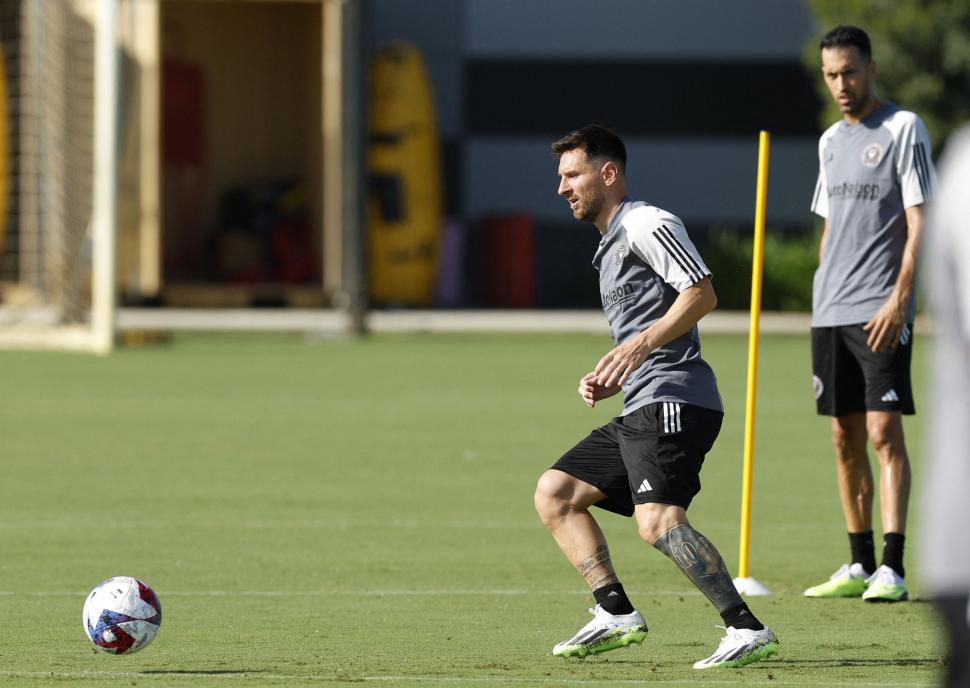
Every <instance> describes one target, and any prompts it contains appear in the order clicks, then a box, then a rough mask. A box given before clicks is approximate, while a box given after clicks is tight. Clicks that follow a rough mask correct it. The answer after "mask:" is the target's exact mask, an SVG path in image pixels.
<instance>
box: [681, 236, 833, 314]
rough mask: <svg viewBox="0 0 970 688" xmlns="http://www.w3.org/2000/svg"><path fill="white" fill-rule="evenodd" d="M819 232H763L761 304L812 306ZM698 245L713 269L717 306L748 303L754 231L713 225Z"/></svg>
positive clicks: (776, 308) (787, 307)
mask: <svg viewBox="0 0 970 688" xmlns="http://www.w3.org/2000/svg"><path fill="white" fill-rule="evenodd" d="M820 237H821V234H820V233H819V232H817V231H816V232H806V233H799V234H785V233H782V232H773V231H767V232H765V250H764V272H763V273H762V274H763V277H762V289H761V308H762V309H763V310H766V311H803V312H809V311H811V310H812V278H813V276H814V275H815V268H816V267H818V243H819V239H820ZM699 248H700V251H701V255H702V256H703V257H704V262H705V263H707V266H708V267H709V268H710V270H711V272H712V273H714V289H715V291H716V292H717V299H718V308H720V309H724V310H748V309H750V307H751V298H750V295H751V256H752V252H753V250H754V237H753V235H752V233H751V232H750V231H747V232H741V231H737V230H732V229H712V230H711V231H710V232H709V233H708V235H707V237H706V238H705V239H704V240H703V241H702V242H701V246H700V247H699Z"/></svg>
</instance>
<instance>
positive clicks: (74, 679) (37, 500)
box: [0, 335, 943, 687]
mask: <svg viewBox="0 0 970 688" xmlns="http://www.w3.org/2000/svg"><path fill="white" fill-rule="evenodd" d="M607 346H608V338H607V337H606V336H603V337H591V336H552V335H549V336H524V335H523V336H499V335H495V336H444V335H427V336H377V337H374V338H371V339H369V340H367V341H362V342H354V341H344V340H332V341H307V340H305V339H303V338H300V337H295V336H294V337H289V336H286V337H283V336H279V337H275V336H274V337H268V336H262V337H241V336H238V337H228V336H180V337H177V338H175V340H174V341H173V342H172V343H171V344H169V345H164V346H157V347H145V348H133V349H122V350H120V351H119V352H118V353H117V354H115V355H113V356H111V357H110V358H105V359H100V358H95V357H88V356H83V355H68V354H51V353H47V354H42V353H4V354H0V366H2V369H3V375H2V377H0V392H2V394H0V466H2V472H0V619H2V621H3V622H2V623H0V684H7V685H16V686H41V685H74V684H79V685H108V684H109V683H110V684H112V685H126V686H127V685H132V686H145V685H158V686H168V685H174V686H263V685H338V684H343V683H346V682H366V683H372V684H377V685H382V686H440V687H444V686H556V685H561V686H571V685H583V686H611V685H622V684H631V683H641V682H643V683H647V682H649V683H651V684H662V685H683V686H688V685H689V686H694V685H706V684H711V685H718V686H722V685H751V684H761V685H773V686H846V685H852V686H932V685H935V684H936V682H937V680H938V678H939V676H940V671H941V666H942V664H941V662H942V659H941V655H942V653H943V650H942V637H941V634H940V631H939V628H938V626H937V624H936V621H935V618H934V616H933V614H932V608H931V606H930V605H929V604H928V603H926V602H925V601H923V600H920V599H919V598H920V597H921V590H920V583H919V576H918V574H919V572H918V566H917V562H916V549H917V547H916V544H915V542H912V541H911V542H910V543H908V544H909V547H908V550H907V552H908V556H907V564H908V566H909V576H908V582H909V583H910V589H911V593H912V594H914V597H915V598H916V599H915V600H914V601H912V602H909V603H905V604H900V605H889V606H880V605H864V604H863V603H862V602H861V601H859V600H808V599H806V598H803V597H802V596H801V591H802V590H803V589H804V588H805V587H807V586H808V585H811V584H814V583H818V582H820V581H821V580H822V579H824V578H825V577H826V576H828V574H829V573H831V571H833V570H834V569H835V568H836V567H837V566H838V565H839V564H841V563H842V562H843V561H844V560H845V558H846V556H847V554H848V551H847V550H848V543H847V538H846V536H845V532H844V526H843V524H842V518H841V512H840V509H839V506H838V499H837V496H836V488H835V476H834V467H833V463H834V459H833V458H832V452H831V447H830V442H829V439H828V423H827V421H826V420H825V419H821V418H818V417H816V416H815V415H814V402H813V399H812V394H811V384H810V373H809V369H810V366H809V347H808V340H807V338H806V337H765V338H763V340H762V343H761V360H762V365H761V371H760V383H761V385H760V390H759V396H758V409H759V415H758V428H757V441H756V451H757V461H756V463H757V466H756V477H755V485H754V510H753V522H754V528H753V533H752V570H751V573H752V575H753V576H755V577H756V578H758V579H759V580H760V581H761V582H763V583H765V584H767V585H769V586H770V587H771V588H773V590H774V591H775V594H774V595H773V596H771V597H767V598H755V599H752V600H751V605H752V608H753V609H754V610H755V612H756V613H757V614H758V615H759V616H760V617H761V618H762V619H763V620H764V621H766V622H767V623H768V624H769V625H771V626H772V627H773V628H774V629H775V631H776V632H777V633H778V635H779V637H780V639H781V643H782V644H781V653H780V655H779V656H778V657H777V658H775V659H772V660H770V661H766V662H763V663H760V664H756V665H753V666H751V667H748V668H745V669H738V670H715V671H707V672H703V673H702V672H697V671H694V670H693V669H692V668H691V664H692V663H693V662H694V661H695V660H697V659H700V658H702V657H705V656H707V655H708V654H709V653H710V651H711V650H712V649H713V648H714V647H715V646H716V645H717V642H718V640H719V639H720V637H721V634H722V632H721V630H720V629H718V628H715V625H716V624H718V623H720V618H719V617H718V615H717V614H716V612H715V611H714V610H713V608H712V607H711V606H710V605H709V604H708V603H707V601H706V600H705V599H704V598H703V597H702V596H700V595H699V594H698V593H696V592H694V590H693V588H692V586H691V585H690V584H689V583H688V581H687V579H686V578H684V577H683V576H682V574H680V572H679V571H678V570H677V569H676V568H675V567H674V566H673V564H672V563H671V562H669V561H668V560H667V559H665V558H664V557H663V556H661V555H660V553H659V552H657V551H655V550H653V549H652V548H650V547H648V546H647V545H645V544H643V543H642V542H641V541H639V539H638V538H637V536H636V529H635V527H634V524H633V522H632V521H631V520H627V519H622V518H620V517H617V516H614V515H612V514H607V513H605V512H604V513H602V518H601V523H602V525H603V527H604V530H605V531H606V533H607V535H608V537H609V538H610V542H611V548H612V551H613V560H614V562H615V564H616V566H617V568H618V571H619V573H620V576H621V579H622V580H623V582H624V584H625V586H626V588H627V590H628V591H629V592H630V594H631V598H632V599H633V601H634V603H635V604H636V605H637V606H638V607H639V608H640V610H641V611H642V612H643V614H644V616H645V617H646V619H647V623H648V625H649V626H650V634H649V636H648V638H647V640H646V641H645V642H644V644H643V645H642V646H637V647H634V648H632V649H629V650H617V651H614V652H611V653H606V654H604V655H600V656H597V657H594V658H589V659H586V660H584V661H578V660H572V661H564V660H562V659H559V658H557V657H553V656H552V655H551V654H550V650H551V648H552V646H553V644H554V643H556V642H557V641H559V640H562V639H563V638H565V637H567V636H569V635H570V634H571V633H572V632H573V631H575V630H576V629H577V628H578V627H579V626H580V625H582V624H584V623H585V622H586V621H587V619H588V614H587V612H586V609H587V608H588V607H590V606H592V604H593V602H592V597H591V595H589V594H588V592H587V591H585V590H584V587H583V583H582V579H581V578H580V576H579V574H577V573H576V572H575V571H574V570H572V568H571V567H570V566H569V565H568V564H567V563H566V561H565V559H564V558H563V557H562V555H561V554H560V553H559V551H558V550H557V549H556V547H555V545H554V544H553V542H552V539H551V538H550V537H549V536H548V534H547V533H546V532H545V530H544V529H543V528H542V526H541V525H540V523H539V521H538V518H537V517H536V515H535V513H534V511H533V508H532V491H533V487H534V485H535V479H536V478H537V477H538V475H539V474H540V473H541V471H543V470H544V469H545V468H546V467H548V465H549V464H551V463H552V462H553V461H554V460H555V459H556V458H558V456H559V455H560V454H561V453H562V452H563V451H565V450H566V449H568V448H569V447H570V446H572V444H573V443H574V442H576V441H577V440H579V439H581V438H582V437H583V436H585V434H586V433H587V432H588V431H589V430H590V429H591V428H592V427H593V426H595V425H598V424H602V423H604V422H606V421H607V420H608V419H609V418H610V417H611V415H614V414H615V413H616V412H618V409H619V404H618V401H617V400H611V402H606V403H603V404H601V405H599V406H597V408H596V409H593V410H590V409H587V408H586V407H585V406H584V405H583V404H582V403H581V402H580V400H579V398H578V396H577V395H576V392H575V390H576V385H577V382H578V380H579V377H580V376H581V375H582V374H583V373H585V372H586V371H587V370H589V369H590V368H591V367H592V365H594V364H595V362H596V360H598V358H599V357H600V356H601V355H602V354H603V353H604V352H605V351H606V347H607ZM917 346H918V349H917V352H918V355H921V354H925V348H926V341H925V340H923V341H921V342H918V344H917ZM746 347H747V339H746V337H743V336H717V337H714V336H709V337H706V338H705V356H706V358H707V359H708V360H709V361H710V362H711V363H712V365H713V366H714V367H715V370H716V371H717V372H718V377H719V380H720V384H721V391H722V394H723V396H724V399H725V406H726V412H727V416H726V418H725V424H724V430H723V431H722V434H721V437H720V439H719V440H718V444H717V445H716V447H715V449H714V451H713V452H712V453H711V454H710V455H709V456H708V459H707V463H706V465H705V468H704V472H703V473H702V479H703V482H704V489H703V491H702V492H701V494H700V495H699V496H698V498H697V500H695V502H694V506H693V507H692V509H691V517H692V521H693V523H694V525H695V526H696V527H697V528H698V529H699V530H701V531H702V532H703V533H705V534H706V535H707V536H708V537H709V538H710V539H711V540H712V541H713V542H714V543H715V544H716V545H717V546H718V547H719V548H720V549H721V551H722V553H723V554H724V557H725V559H726V560H727V563H728V566H729V568H730V569H731V571H732V573H735V572H736V570H737V559H738V522H739V509H740V505H739V502H740V483H741V479H740V474H741V455H742V440H743V426H744V418H743V412H744V393H745V392H744V385H745V374H746V370H745V368H746ZM924 358H925V357H924ZM915 371H916V372H917V378H918V379H917V383H916V388H917V393H918V394H919V393H920V392H921V391H923V390H924V385H923V384H922V382H921V381H922V377H923V376H922V364H918V365H916V366H915ZM921 399H925V397H923V396H920V397H918V401H919V400H921ZM919 418H920V417H919V416H917V417H916V419H914V420H911V421H908V424H907V426H906V429H907V433H908V439H909V443H910V448H911V450H912V454H913V455H914V464H915V465H914V471H915V477H916V480H915V486H916V493H915V494H917V495H918V488H919V485H920V482H919V466H920V456H919V455H920V453H921V452H920V446H921V436H920V426H919ZM918 527H919V524H918V523H913V522H912V521H911V532H912V533H913V535H914V537H912V538H911V540H913V541H915V540H916V539H917V537H918V532H919V530H918ZM878 534H879V533H878V530H877V538H878ZM880 550H881V547H880V548H877V556H878V554H879V551H880ZM113 575H132V576H136V577H140V578H142V579H144V580H145V581H147V582H148V583H150V584H151V585H152V586H153V587H154V588H155V590H156V591H157V592H158V594H159V597H160V598H161V601H162V604H163V607H164V621H163V624H162V629H161V632H160V634H159V636H158V638H157V639H156V641H155V643H154V644H153V645H152V646H151V647H149V648H148V649H146V650H145V651H143V652H142V653H140V654H136V655H133V656H130V657H126V656H111V655H107V654H103V653H98V652H95V651H94V650H93V648H92V646H91V645H90V644H89V643H88V641H87V639H86V638H85V636H84V633H83V632H82V630H81V622H80V615H81V607H82V604H83V602H84V598H85V595H86V594H87V592H88V591H89V590H90V588H91V587H93V586H94V585H95V584H96V583H98V582H99V581H101V580H103V579H104V578H107V577H109V576H113Z"/></svg>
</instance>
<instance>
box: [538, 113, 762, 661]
mask: <svg viewBox="0 0 970 688" xmlns="http://www.w3.org/2000/svg"><path fill="white" fill-rule="evenodd" d="M552 150H553V152H554V153H555V154H556V155H557V156H559V179H560V181H559V195H560V196H562V197H563V198H564V199H566V201H568V203H569V207H570V209H571V210H572V213H573V216H574V217H575V218H576V219H578V220H586V221H588V222H592V223H593V224H594V225H595V226H596V228H597V229H598V230H599V232H600V234H602V236H603V238H602V240H601V241H600V244H599V249H598V250H597V252H596V255H595V256H594V258H593V265H594V267H596V269H597V270H599V281H600V292H601V295H602V301H603V310H604V311H605V313H606V317H607V319H608V320H609V324H610V330H611V332H612V335H613V340H614V343H615V345H616V346H615V348H613V349H612V350H611V351H609V352H608V353H607V354H606V355H605V356H603V357H602V358H601V359H600V360H599V362H598V363H597V364H596V366H595V367H594V368H593V370H592V371H590V372H589V373H587V374H586V375H584V376H583V377H582V379H581V380H580V381H579V390H578V391H579V396H580V397H581V398H582V400H583V401H584V402H586V404H587V405H588V406H590V407H592V406H594V405H595V404H596V402H598V401H601V400H603V399H606V398H607V397H611V396H613V395H614V394H617V393H618V392H619V391H620V390H622V391H623V394H624V403H623V414H622V415H621V416H619V417H618V418H614V419H613V420H612V421H610V422H609V423H608V424H606V425H604V426H602V427H600V428H597V429H595V430H593V432H592V433H591V434H590V435H589V436H588V437H586V439H584V440H582V441H581V442H580V443H579V444H577V445H576V446H575V447H573V448H572V449H571V450H570V451H568V452H567V453H566V454H565V455H564V456H563V457H562V458H560V459H559V460H558V461H557V462H556V463H555V465H553V466H552V468H550V469H549V470H547V471H546V472H545V473H543V474H542V476H541V477H540V478H539V481H538V484H537V486H536V492H535V506H536V511H538V513H539V517H540V518H541V519H542V522H543V523H544V524H545V526H546V527H547V528H548V529H549V531H550V532H551V534H552V536H553V538H554V539H555V541H556V544H557V545H559V548H560V549H561V550H562V552H563V554H564V555H565V556H566V558H567V559H568V560H569V562H570V563H571V564H572V565H573V566H574V567H576V569H577V570H578V571H579V573H580V574H582V576H583V577H584V578H585V579H586V583H587V584H588V585H589V587H590V589H591V590H592V592H593V597H594V598H595V599H596V606H595V607H594V608H593V609H591V610H590V613H592V614H593V619H592V621H590V622H589V623H588V624H586V625H585V626H584V627H583V628H581V629H580V630H579V631H578V632H577V633H576V634H574V635H573V636H572V637H570V638H569V639H567V640H564V641H562V642H561V643H559V644H557V645H556V646H555V647H554V648H553V650H552V652H553V654H555V655H559V656H561V657H574V656H575V657H584V656H586V655H587V654H595V653H598V652H605V651H607V650H612V649H615V648H618V647H622V646H626V645H629V644H631V643H639V642H642V641H643V639H644V638H645V637H646V634H647V626H646V624H645V623H644V620H643V617H642V616H641V615H640V613H639V612H638V611H636V610H635V609H634V607H633V604H632V603H631V602H630V600H629V598H628V597H627V595H626V592H625V591H624V589H623V585H622V584H621V583H620V580H619V577H618V576H617V573H616V571H615V569H614V568H613V563H612V560H611V559H610V551H609V548H608V546H607V544H606V539H605V537H604V535H603V531H602V530H601V529H600V527H599V525H597V523H596V520H595V519H594V518H593V515H592V514H591V513H590V507H592V506H594V505H595V506H598V507H600V508H602V509H605V510H607V511H612V512H615V513H618V514H621V515H623V516H634V517H635V518H636V522H637V526H638V528H639V533H640V537H641V538H643V540H645V541H646V542H647V543H648V544H651V545H653V546H654V547H655V548H656V549H658V550H660V551H661V552H662V553H663V554H665V555H666V556H668V557H669V558H670V559H672V560H673V561H674V563H675V564H676V565H677V566H678V567H679V568H680V569H681V570H682V571H683V572H684V574H685V575H686V576H687V577H688V578H689V579H690V581H691V582H692V583H693V584H694V585H695V586H697V588H698V589H699V590H700V591H701V592H702V593H704V595H706V596H707V598H708V599H709V600H710V601H711V604H713V605H714V607H715V608H716V609H717V611H718V612H719V613H720V615H721V618H722V619H723V620H724V626H725V627H726V631H727V633H726V635H725V636H724V638H723V639H722V640H721V643H720V645H719V646H718V648H717V650H715V652H714V653H713V654H712V655H710V656H709V657H707V658H706V659H702V660H699V661H698V662H696V663H695V664H694V668H695V669H707V668H709V667H717V666H732V667H733V666H742V665H745V664H749V663H751V662H755V661H757V660H760V659H763V658H765V657H769V656H771V655H773V654H775V653H776V652H777V648H778V639H777V638H776V637H775V634H774V633H772V631H771V630H770V629H769V628H767V627H765V626H764V625H763V624H762V623H761V622H760V621H758V619H757V618H756V617H755V616H754V614H752V613H751V610H750V609H748V606H747V605H746V604H745V603H744V601H742V599H741V597H740V596H739V595H738V592H737V590H736V589H735V587H734V584H733V582H732V580H731V576H730V575H728V572H727V568H726V567H725V565H724V561H723V560H722V559H721V555H720V554H719V553H718V551H717V549H715V548H714V545H712V544H711V542H710V541H709V540H708V539H707V538H705V537H704V536H703V535H701V534H700V533H699V532H697V531H696V530H694V528H693V527H692V526H691V524H690V522H689V521H688V520H687V507H688V506H690V503H691V500H692V499H693V498H694V496H695V495H696V494H697V493H698V492H699V491H700V487H701V485H700V479H699V474H700V470H701V464H702V463H703V462H704V455H705V454H706V453H707V452H708V451H709V450H710V448H711V446H712V445H713V443H714V439H715V438H716V437H717V434H718V432H719V431H720V428H721V419H722V416H723V412H722V408H721V398H720V395H719V393H718V390H717V382H716V380H715V378H714V373H713V371H712V370H711V368H710V366H708V364H707V363H706V362H705V361H704V360H703V359H702V358H701V352H700V339H699V338H698V333H697V327H696V325H697V321H698V320H700V318H701V317H702V316H704V315H705V314H706V313H708V312H710V311H711V310H712V309H713V308H714V306H715V304H716V302H717V299H716V297H715V295H714V289H713V288H712V286H711V273H710V271H709V270H708V269H707V267H706V266H705V265H704V261H703V260H702V259H701V257H700V255H699V254H698V252H697V250H696V249H695V248H694V245H693V244H692V243H691V240H690V238H689V237H688V236H687V231H686V230H685V229H684V225H683V223H682V222H681V221H680V220H679V219H678V218H677V217H675V216H674V215H672V214H671V213H668V212H666V211H665V210H661V209H660V208H657V207H654V206H652V205H650V204H648V203H644V202H642V201H635V200H633V199H631V198H629V197H627V195H626V181H625V168H626V148H625V146H624V144H623V141H622V140H621V139H620V138H619V137H618V136H617V135H616V134H615V133H613V132H612V131H610V130H608V129H606V128H604V127H600V126H596V125H591V126H586V127H583V128H582V129H579V130H577V131H574V132H572V133H571V134H569V135H567V136H565V137H564V138H562V139H560V140H559V141H557V142H556V143H554V144H553V145H552Z"/></svg>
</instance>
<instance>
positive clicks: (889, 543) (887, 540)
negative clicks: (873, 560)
mask: <svg viewBox="0 0 970 688" xmlns="http://www.w3.org/2000/svg"><path fill="white" fill-rule="evenodd" d="M905 542H906V536H905V535H903V534H902V533H886V534H885V535H883V536H882V563H883V566H888V567H889V568H891V569H892V570H893V571H895V572H896V573H898V574H899V577H900V578H905V577H906V570H905V569H903V544H904V543H905Z"/></svg>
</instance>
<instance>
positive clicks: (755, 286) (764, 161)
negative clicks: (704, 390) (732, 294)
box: [738, 131, 770, 594]
mask: <svg viewBox="0 0 970 688" xmlns="http://www.w3.org/2000/svg"><path fill="white" fill-rule="evenodd" d="M769 142H770V137H769V135H768V132H767V131H762V132H761V134H760V136H759V140H758V188H757V194H756V197H755V211H754V251H753V255H752V258H751V327H750V330H749V333H748V391H747V399H746V401H745V405H744V471H743V477H742V484H741V551H740V554H739V557H738V575H739V577H740V578H741V579H747V578H748V559H749V553H750V535H751V482H752V477H753V474H754V418H755V396H756V391H757V386H758V323H759V319H760V317H761V275H762V268H763V265H764V248H765V205H766V204H767V198H768V148H769ZM761 594H764V593H761Z"/></svg>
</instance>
